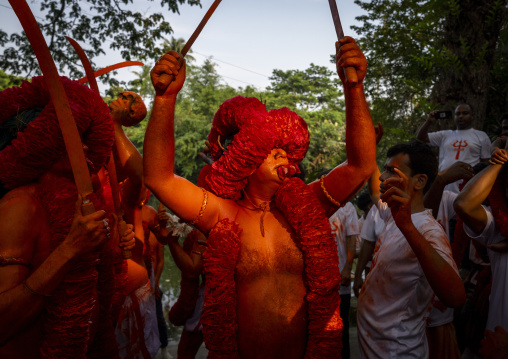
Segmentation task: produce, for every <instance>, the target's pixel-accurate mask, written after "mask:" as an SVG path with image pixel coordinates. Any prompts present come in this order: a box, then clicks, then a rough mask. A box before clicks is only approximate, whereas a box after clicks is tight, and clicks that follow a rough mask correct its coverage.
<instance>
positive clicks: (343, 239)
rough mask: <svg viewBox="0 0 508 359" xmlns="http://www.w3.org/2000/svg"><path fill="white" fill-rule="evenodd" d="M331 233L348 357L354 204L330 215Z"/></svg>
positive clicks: (355, 222)
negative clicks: (338, 274) (335, 245)
mask: <svg viewBox="0 0 508 359" xmlns="http://www.w3.org/2000/svg"><path fill="white" fill-rule="evenodd" d="M330 225H331V227H332V234H333V235H334V238H335V243H337V251H338V252H339V269H340V277H341V283H340V290H339V293H340V316H341V318H342V322H343V323H344V329H343V331H342V358H343V359H349V357H350V349H349V308H350V305H351V267H352V265H353V261H354V259H355V254H356V237H358V235H359V234H360V228H359V226H358V215H357V214H356V209H355V206H354V205H353V204H352V203H351V202H348V203H346V205H345V206H344V207H342V208H339V209H338V210H337V212H335V213H334V214H333V215H332V216H331V217H330Z"/></svg>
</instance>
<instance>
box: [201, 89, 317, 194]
mask: <svg viewBox="0 0 508 359" xmlns="http://www.w3.org/2000/svg"><path fill="white" fill-rule="evenodd" d="M232 136H233V141H232V142H231V144H229V145H228V146H227V148H226V149H225V150H223V144H224V142H225V140H226V139H227V138H230V137H232ZM208 141H209V142H210V153H211V155H212V157H213V159H214V160H215V162H214V163H213V165H212V169H211V171H210V173H209V174H208V175H207V176H206V179H205V181H204V182H205V185H206V188H207V189H210V190H211V191H212V192H213V193H215V194H216V195H218V196H219V197H222V198H230V199H239V198H240V192H241V189H242V188H243V187H245V184H246V183H247V178H248V177H249V176H250V175H251V174H252V173H253V172H254V171H255V170H256V169H257V168H258V167H259V166H260V165H261V164H262V163H263V161H264V160H265V158H266V156H268V154H269V153H270V151H271V150H272V149H274V148H282V149H283V150H285V151H286V152H287V155H288V159H289V162H290V163H292V164H294V165H298V163H299V162H300V161H301V160H302V159H303V158H304V157H305V154H306V153H307V149H308V147H309V131H308V129H307V124H306V123H305V121H304V120H303V119H302V118H301V117H300V116H298V114H296V113H294V112H292V111H290V110H289V109H287V108H283V109H280V110H272V111H270V112H268V111H267V110H266V106H265V105H263V104H262V103H261V102H260V101H259V100H258V99H256V98H253V97H242V96H237V97H234V98H232V99H230V100H227V101H226V102H224V103H223V104H222V106H221V107H220V108H219V110H218V111H217V113H216V114H215V117H214V119H213V123H212V129H211V130H210V134H209V135H208Z"/></svg>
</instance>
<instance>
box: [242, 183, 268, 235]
mask: <svg viewBox="0 0 508 359" xmlns="http://www.w3.org/2000/svg"><path fill="white" fill-rule="evenodd" d="M242 193H243V195H244V196H245V198H246V199H247V201H249V203H250V204H252V205H253V206H254V208H249V207H247V206H244V205H243V204H241V203H239V202H236V203H237V204H238V205H239V206H240V207H243V208H245V209H248V210H249V211H261V212H263V213H261V218H260V220H259V229H260V231H261V236H263V237H264V236H265V227H264V225H263V218H264V217H265V214H266V212H267V211H269V210H270V202H261V203H260V204H259V205H256V204H254V202H252V200H251V199H250V198H249V196H247V192H245V191H244V190H243V189H242Z"/></svg>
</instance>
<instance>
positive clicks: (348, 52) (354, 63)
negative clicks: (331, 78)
mask: <svg viewBox="0 0 508 359" xmlns="http://www.w3.org/2000/svg"><path fill="white" fill-rule="evenodd" d="M335 49H336V65H337V74H338V75H339V77H340V79H341V81H342V83H343V84H344V85H345V84H346V78H345V75H344V68H346V67H354V68H355V69H356V75H357V77H358V84H361V83H363V79H364V78H365V74H366V73H367V59H366V58H365V55H364V54H363V52H362V50H360V48H359V47H358V45H357V44H356V42H355V40H354V39H353V38H352V37H349V36H345V37H343V38H342V39H340V40H339V41H337V42H336V43H335Z"/></svg>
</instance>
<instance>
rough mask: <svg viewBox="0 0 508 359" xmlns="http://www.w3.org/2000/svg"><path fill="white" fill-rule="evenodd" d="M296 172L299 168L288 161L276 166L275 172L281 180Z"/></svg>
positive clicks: (298, 171)
mask: <svg viewBox="0 0 508 359" xmlns="http://www.w3.org/2000/svg"><path fill="white" fill-rule="evenodd" d="M296 173H300V169H299V168H298V167H297V166H296V165H294V164H293V163H289V164H287V165H285V166H280V167H279V168H277V174H278V175H279V178H280V179H281V180H283V179H285V178H290V177H292V176H294V175H295V174H296Z"/></svg>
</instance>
